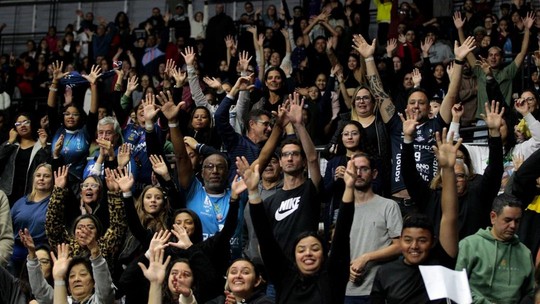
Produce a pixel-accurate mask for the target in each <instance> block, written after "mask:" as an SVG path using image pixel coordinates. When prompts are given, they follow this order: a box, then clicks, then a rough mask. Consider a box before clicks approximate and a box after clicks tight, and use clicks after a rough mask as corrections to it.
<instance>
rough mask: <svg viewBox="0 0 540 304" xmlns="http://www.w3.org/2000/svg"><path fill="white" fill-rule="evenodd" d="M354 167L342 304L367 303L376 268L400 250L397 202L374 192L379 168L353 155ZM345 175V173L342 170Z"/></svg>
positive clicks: (394, 256)
mask: <svg viewBox="0 0 540 304" xmlns="http://www.w3.org/2000/svg"><path fill="white" fill-rule="evenodd" d="M352 160H353V161H354V166H355V168H356V171H357V174H356V181H355V183H354V208H355V211H354V219H353V223H352V226H351V232H350V235H351V243H350V247H351V267H350V277H349V282H348V283H347V289H346V292H345V303H369V295H370V293H371V287H372V285H373V281H374V279H375V274H377V270H378V269H379V268H380V266H381V265H382V264H383V262H385V261H389V260H392V259H394V258H396V257H397V256H398V255H399V254H400V253H401V247H400V246H399V237H400V235H401V228H402V225H403V222H402V218H401V212H400V210H399V206H398V204H397V203H396V202H395V201H393V200H391V199H387V198H383V197H381V196H379V195H377V194H375V193H374V192H373V188H372V182H373V180H374V179H375V178H376V177H377V174H378V171H377V169H375V168H373V165H372V164H373V161H372V159H371V158H370V156H369V155H367V154H364V153H361V154H356V155H354V156H353V157H352ZM345 174H347V173H345Z"/></svg>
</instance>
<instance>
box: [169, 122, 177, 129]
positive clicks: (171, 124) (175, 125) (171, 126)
mask: <svg viewBox="0 0 540 304" xmlns="http://www.w3.org/2000/svg"><path fill="white" fill-rule="evenodd" d="M176 127H178V124H177V123H175V122H173V123H171V122H170V123H169V128H176Z"/></svg>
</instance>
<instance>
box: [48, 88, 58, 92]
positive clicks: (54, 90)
mask: <svg viewBox="0 0 540 304" xmlns="http://www.w3.org/2000/svg"><path fill="white" fill-rule="evenodd" d="M49 91H51V92H57V91H58V89H57V88H53V87H49Z"/></svg>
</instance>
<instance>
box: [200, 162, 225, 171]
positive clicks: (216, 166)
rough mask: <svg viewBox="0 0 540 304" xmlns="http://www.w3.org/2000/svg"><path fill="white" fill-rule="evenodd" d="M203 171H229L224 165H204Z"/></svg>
mask: <svg viewBox="0 0 540 304" xmlns="http://www.w3.org/2000/svg"><path fill="white" fill-rule="evenodd" d="M203 169H205V170H208V171H214V169H216V170H218V171H225V169H227V166H225V165H222V164H217V165H216V164H206V165H203Z"/></svg>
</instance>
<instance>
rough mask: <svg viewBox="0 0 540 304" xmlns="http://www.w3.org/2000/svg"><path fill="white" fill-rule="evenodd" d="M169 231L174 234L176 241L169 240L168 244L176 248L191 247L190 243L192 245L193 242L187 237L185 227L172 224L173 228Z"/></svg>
mask: <svg viewBox="0 0 540 304" xmlns="http://www.w3.org/2000/svg"><path fill="white" fill-rule="evenodd" d="M171 232H172V234H174V236H176V239H177V241H176V242H169V246H174V247H176V248H180V249H184V250H185V249H188V248H189V247H191V245H193V243H192V242H191V240H190V239H189V235H188V234H187V231H186V229H185V228H184V227H183V226H180V225H178V224H173V230H172V231H171Z"/></svg>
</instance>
